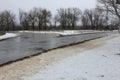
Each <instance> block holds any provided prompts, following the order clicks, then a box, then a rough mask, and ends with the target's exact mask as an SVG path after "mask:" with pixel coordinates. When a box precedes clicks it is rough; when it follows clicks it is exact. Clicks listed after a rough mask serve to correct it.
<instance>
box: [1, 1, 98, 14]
mask: <svg viewBox="0 0 120 80" xmlns="http://www.w3.org/2000/svg"><path fill="white" fill-rule="evenodd" d="M96 3H97V2H96V0H0V11H4V10H11V11H12V12H14V13H16V14H18V12H19V9H23V10H25V11H28V10H30V9H32V8H34V7H42V8H47V9H49V10H51V12H52V13H53V14H55V13H56V10H57V9H59V8H68V7H77V8H80V9H81V10H84V9H91V8H95V6H96Z"/></svg>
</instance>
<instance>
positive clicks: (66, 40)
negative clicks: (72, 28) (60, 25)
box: [0, 32, 115, 65]
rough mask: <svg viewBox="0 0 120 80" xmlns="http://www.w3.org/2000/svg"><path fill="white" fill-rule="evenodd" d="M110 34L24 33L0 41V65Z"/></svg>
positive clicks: (110, 33)
mask: <svg viewBox="0 0 120 80" xmlns="http://www.w3.org/2000/svg"><path fill="white" fill-rule="evenodd" d="M112 34H115V33H113V32H109V33H97V34H85V35H76V36H66V37H56V36H55V35H52V34H38V33H36V34H35V33H29V34H28V33H24V34H22V35H21V36H20V37H17V38H13V39H8V40H5V41H0V65H1V64H4V63H7V62H9V61H14V60H17V59H21V58H23V57H26V56H31V55H33V54H37V53H39V52H43V51H46V50H49V49H53V48H57V47H61V46H65V45H69V44H73V43H77V42H82V41H84V40H89V39H94V38H98V37H104V36H108V35H112Z"/></svg>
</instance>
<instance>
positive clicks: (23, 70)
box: [0, 35, 119, 80]
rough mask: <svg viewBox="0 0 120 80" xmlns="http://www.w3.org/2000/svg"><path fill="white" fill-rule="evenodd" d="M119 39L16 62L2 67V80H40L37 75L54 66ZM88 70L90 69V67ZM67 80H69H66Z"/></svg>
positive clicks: (72, 47) (86, 43)
mask: <svg viewBox="0 0 120 80" xmlns="http://www.w3.org/2000/svg"><path fill="white" fill-rule="evenodd" d="M117 37H118V38H119V35H114V36H110V37H105V38H101V39H96V40H91V41H88V42H85V43H82V44H78V45H74V46H70V47H65V48H60V49H56V50H53V51H49V52H46V53H44V54H41V55H38V56H35V57H32V58H28V59H25V60H21V61H18V62H14V63H12V64H9V65H5V66H1V67H0V80H24V79H25V80H29V79H30V78H31V79H32V80H40V79H38V78H40V77H38V76H37V79H35V78H36V75H35V74H37V75H43V74H41V73H42V72H44V71H47V69H50V70H51V69H52V67H53V68H54V66H56V65H58V64H59V63H60V62H61V61H62V60H66V59H67V58H69V57H72V56H77V55H80V54H83V53H84V52H85V51H88V52H89V50H93V51H94V49H96V48H99V47H101V46H103V45H106V44H107V43H108V41H114V40H113V38H115V39H117ZM116 41H117V42H118V43H119V41H118V40H116ZM109 44H111V46H113V44H114V43H112V42H111V43H109ZM116 44H117V43H116ZM118 48H119V47H118ZM107 49H108V50H109V49H110V48H109V47H108V48H107ZM110 50H112V49H110ZM98 51H99V52H101V51H100V50H98ZM95 52H96V51H95ZM90 53H91V52H90ZM86 54H87V53H85V55H86ZM103 56H104V55H103ZM105 56H106V55H105ZM103 58H104V57H103ZM82 59H83V58H82ZM88 59H89V58H88ZM101 59H102V58H101ZM77 62H78V61H77ZM61 63H62V62H61ZM64 65H66V64H64ZM75 65H76V64H75ZM87 68H89V66H88V67H87ZM113 68H114V67H113ZM68 69H69V68H68ZM52 70H53V69H52ZM62 70H64V69H60V68H58V71H62ZM79 72H80V71H79ZM52 74H53V73H52ZM45 75H46V76H47V77H48V78H49V77H50V76H53V75H50V74H49V75H50V76H49V75H47V74H45ZM54 75H55V74H54ZM58 75H59V74H58ZM71 75H72V74H71ZM34 76H35V77H34ZM65 76H67V75H65ZM29 77H30V78H29ZM43 77H44V78H43V79H42V80H50V79H45V78H46V77H45V76H44V75H43ZM60 77H61V76H60ZM52 79H53V80H55V79H54V77H52ZM60 80H61V79H60ZM65 80H68V79H65Z"/></svg>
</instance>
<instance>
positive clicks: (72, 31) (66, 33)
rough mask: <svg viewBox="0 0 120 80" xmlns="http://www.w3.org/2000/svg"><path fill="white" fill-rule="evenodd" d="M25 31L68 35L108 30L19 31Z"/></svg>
mask: <svg viewBox="0 0 120 80" xmlns="http://www.w3.org/2000/svg"><path fill="white" fill-rule="evenodd" d="M19 32H25V33H41V34H56V35H58V36H69V35H78V34H89V33H100V32H101V33H102V32H110V31H99V30H63V31H19Z"/></svg>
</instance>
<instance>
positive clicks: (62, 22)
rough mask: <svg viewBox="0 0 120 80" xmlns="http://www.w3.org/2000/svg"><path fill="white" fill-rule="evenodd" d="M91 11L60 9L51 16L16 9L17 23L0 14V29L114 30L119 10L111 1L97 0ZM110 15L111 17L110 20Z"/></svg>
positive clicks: (7, 14) (46, 12) (40, 11)
mask: <svg viewBox="0 0 120 80" xmlns="http://www.w3.org/2000/svg"><path fill="white" fill-rule="evenodd" d="M98 2H99V4H100V5H98V6H97V7H96V8H94V9H86V10H84V11H81V10H80V9H79V8H60V9H58V10H57V13H56V14H55V15H52V13H51V11H50V10H47V9H44V8H33V9H31V10H29V11H23V10H22V9H20V10H19V22H18V21H17V19H16V16H15V14H14V13H13V12H11V11H7V10H6V11H2V12H0V30H1V31H15V30H68V29H71V30H73V29H86V30H87V29H92V30H114V29H118V27H117V26H118V25H119V21H120V14H119V13H120V7H119V5H116V4H114V2H112V0H98ZM111 15H112V17H111Z"/></svg>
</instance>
